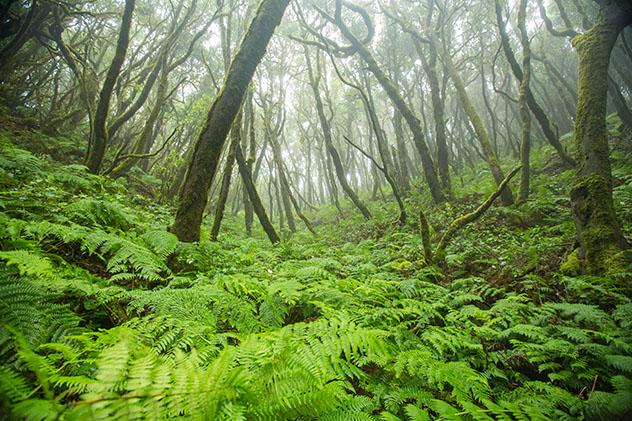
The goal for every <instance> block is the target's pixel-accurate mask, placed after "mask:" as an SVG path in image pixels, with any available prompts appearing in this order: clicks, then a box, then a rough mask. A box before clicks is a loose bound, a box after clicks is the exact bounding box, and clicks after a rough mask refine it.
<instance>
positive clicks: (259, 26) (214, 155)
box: [171, 0, 289, 242]
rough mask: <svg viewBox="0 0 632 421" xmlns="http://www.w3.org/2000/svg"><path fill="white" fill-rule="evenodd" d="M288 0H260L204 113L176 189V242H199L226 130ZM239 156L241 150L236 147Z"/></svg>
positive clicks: (174, 230)
mask: <svg viewBox="0 0 632 421" xmlns="http://www.w3.org/2000/svg"><path fill="white" fill-rule="evenodd" d="M288 4H289V0H263V1H262V2H261V4H260V6H259V9H258V11H257V14H256V16H255V17H254V19H253V20H252V23H251V24H250V28H248V32H246V34H245V35H244V38H243V40H242V42H241V45H240V47H239V50H238V51H237V53H236V54H235V56H234V57H233V59H232V61H231V64H230V68H229V70H228V72H227V74H226V78H225V80H224V85H223V87H222V89H221V91H220V92H219V93H218V94H217V96H216V97H215V99H214V100H213V104H212V105H211V109H210V110H209V112H208V116H207V118H206V123H205V124H204V127H203V128H202V131H201V132H200V134H199V136H198V138H197V140H196V142H195V145H194V150H193V154H192V156H191V161H190V162H189V165H188V169H187V173H186V176H185V179H184V182H183V183H182V186H181V188H180V200H179V204H178V209H177V211H176V217H175V222H174V224H173V226H172V228H171V229H172V231H173V232H174V233H175V234H176V235H177V236H178V238H179V239H180V241H185V242H192V241H198V240H199V239H200V226H201V225H202V216H203V213H204V208H205V207H206V203H207V201H208V190H209V187H210V186H211V184H212V182H213V179H214V177H215V173H216V172H217V167H218V165H219V158H220V155H221V153H222V149H223V147H224V143H225V142H226V136H227V135H228V131H229V130H230V127H231V125H232V123H233V120H234V119H235V116H236V115H237V112H238V111H239V108H240V107H241V102H242V100H243V97H244V94H245V92H246V89H247V87H248V84H249V83H250V81H251V79H252V76H253V74H254V72H255V69H256V68H257V65H258V64H259V62H260V61H261V59H262V57H263V54H264V53H265V49H266V47H267V45H268V42H269V41H270V38H271V37H272V34H273V33H274V30H275V28H276V27H277V25H278V24H279V23H280V22H281V18H282V17H283V13H284V12H285V9H286V8H287V5H288ZM239 151H240V153H241V148H239Z"/></svg>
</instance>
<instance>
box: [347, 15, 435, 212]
mask: <svg viewBox="0 0 632 421" xmlns="http://www.w3.org/2000/svg"><path fill="white" fill-rule="evenodd" d="M345 6H346V7H348V8H350V9H351V10H353V11H354V12H356V13H358V14H360V15H361V16H362V18H363V20H364V22H365V24H366V25H367V30H369V31H372V30H373V29H372V26H371V27H369V25H372V23H371V20H370V18H369V16H368V13H367V12H366V10H364V9H362V8H361V7H359V6H356V5H351V4H347V3H345ZM335 23H336V26H337V27H338V29H340V32H341V33H342V34H343V35H344V37H345V38H346V39H347V40H348V41H349V43H350V44H351V45H352V46H353V48H354V49H355V51H357V52H358V54H359V55H360V57H361V58H362V60H363V61H364V63H365V64H366V65H367V68H368V69H369V71H370V72H371V73H373V75H374V76H375V78H376V79H377V80H378V82H379V83H380V85H381V86H382V88H383V89H384V91H385V92H386V94H387V95H388V97H389V98H390V99H391V101H392V102H393V104H394V105H395V107H397V109H398V110H399V112H400V113H402V116H403V117H404V120H406V123H407V124H408V126H409V127H410V131H411V132H412V134H413V141H414V143H415V147H416V148H417V151H418V152H419V155H420V156H421V161H422V166H423V171H424V176H425V178H426V182H427V183H428V187H429V189H430V194H431V196H432V198H433V200H434V202H435V203H441V202H444V201H445V199H446V197H445V194H444V192H443V190H442V189H441V183H440V182H439V177H438V176H437V171H436V168H435V164H434V161H433V159H432V155H431V154H430V149H429V148H428V145H427V144H426V139H425V137H424V134H423V130H422V128H421V122H420V121H419V119H418V118H417V117H416V116H415V114H414V113H413V111H412V110H411V109H410V107H409V106H408V104H406V101H404V99H403V98H402V96H401V94H400V93H399V89H397V87H396V86H395V85H394V84H393V82H392V81H391V80H390V79H389V77H388V76H387V75H386V73H384V71H383V70H382V69H381V68H380V66H379V64H378V63H377V61H376V60H375V58H374V57H373V55H372V54H371V52H370V51H369V50H368V48H366V46H365V45H364V44H363V43H362V42H361V41H360V40H359V39H358V38H356V37H355V36H354V35H353V33H352V32H351V31H350V30H349V28H348V27H347V26H346V25H345V24H344V22H342V20H341V19H336V21H335Z"/></svg>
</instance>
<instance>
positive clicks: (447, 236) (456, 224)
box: [434, 166, 522, 260]
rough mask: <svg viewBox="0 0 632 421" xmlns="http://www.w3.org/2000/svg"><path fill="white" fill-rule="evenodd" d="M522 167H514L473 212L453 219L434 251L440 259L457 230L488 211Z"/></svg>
mask: <svg viewBox="0 0 632 421" xmlns="http://www.w3.org/2000/svg"><path fill="white" fill-rule="evenodd" d="M520 168H522V166H518V167H516V168H514V169H513V170H512V171H511V172H510V173H509V174H507V176H506V177H505V179H504V180H503V181H502V182H501V183H500V185H499V186H498V189H497V190H496V191H495V192H494V193H492V194H491V195H490V196H489V197H488V198H487V200H485V201H484V202H483V203H482V204H481V205H480V206H479V207H478V208H476V210H474V211H473V212H470V213H467V214H465V215H463V216H461V217H459V218H456V219H455V220H454V221H452V223H451V224H450V226H449V227H448V229H447V230H446V232H445V233H444V234H443V236H442V237H441V240H440V241H439V244H438V245H437V248H436V249H435V252H434V255H435V256H438V258H439V259H441V260H443V258H444V254H445V248H446V246H447V245H448V243H449V242H450V240H451V239H452V237H454V234H456V233H457V231H459V230H461V229H462V228H463V227H464V226H466V225H467V224H469V223H470V222H473V221H476V220H477V219H478V218H480V217H481V216H482V215H483V214H484V213H485V211H487V209H489V208H490V207H491V206H492V203H494V200H496V198H498V196H500V194H501V193H502V192H503V190H504V189H505V187H507V184H509V182H510V181H511V179H512V178H513V177H514V176H515V175H516V174H518V171H520Z"/></svg>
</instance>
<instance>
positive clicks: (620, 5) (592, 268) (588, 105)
mask: <svg viewBox="0 0 632 421" xmlns="http://www.w3.org/2000/svg"><path fill="white" fill-rule="evenodd" d="M630 24H632V4H631V3H628V1H627V0H618V1H616V0H613V1H610V2H607V3H606V4H604V5H602V7H601V10H600V16H599V18H598V20H597V21H596V22H595V24H594V25H593V26H592V28H590V29H589V30H588V31H586V32H585V33H584V34H582V35H578V36H577V37H575V38H574V39H573V44H574V46H575V48H576V49H577V54H578V56H579V84H578V103H577V115H576V118H575V142H576V144H577V149H578V151H579V168H578V169H577V173H576V175H575V181H574V183H573V186H572V188H571V204H572V210H573V220H574V222H575V228H576V230H577V242H578V244H579V249H578V250H577V253H576V254H575V256H574V257H578V258H579V263H580V267H579V268H574V269H579V270H581V271H582V272H585V273H592V274H600V273H604V272H609V271H621V270H628V269H627V268H626V267H625V264H626V263H629V261H630V257H629V256H627V258H626V257H625V253H622V252H623V251H624V250H626V249H628V248H629V244H627V242H626V240H625V238H624V237H623V234H622V233H621V228H620V225H619V221H618V219H617V215H616V213H615V210H614V205H613V200H612V174H611V170H610V159H609V149H608V134H607V130H606V103H607V96H608V65H609V61H610V54H611V52H612V48H613V46H614V44H615V42H616V40H617V37H618V36H619V33H620V32H621V31H622V30H623V28H625V27H626V26H627V25H630ZM568 263H570V260H569V261H567V264H568Z"/></svg>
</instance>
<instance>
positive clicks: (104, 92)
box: [86, 0, 136, 174]
mask: <svg viewBox="0 0 632 421" xmlns="http://www.w3.org/2000/svg"><path fill="white" fill-rule="evenodd" d="M135 5H136V0H125V10H124V11H123V19H122V21H121V29H120V31H119V35H118V41H117V42H116V52H115V53H114V58H113V59H112V63H111V64H110V67H109V69H108V72H107V75H106V76H105V82H104V83H103V87H102V88H101V92H100V93H99V103H98V104H97V109H96V111H95V114H94V122H93V129H92V138H91V139H90V146H89V148H90V150H89V153H88V157H87V159H86V166H87V167H88V169H89V170H90V172H91V173H93V174H98V173H99V171H101V166H102V165H103V158H104V157H105V149H106V147H107V144H108V130H107V127H106V124H107V118H108V113H109V110H110V101H111V100H112V92H113V91H114V85H115V84H116V79H117V78H118V76H119V73H120V72H121V67H123V62H124V61H125V54H126V53H127V46H128V45H129V34H130V29H131V27H132V14H133V13H134V6H135Z"/></svg>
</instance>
